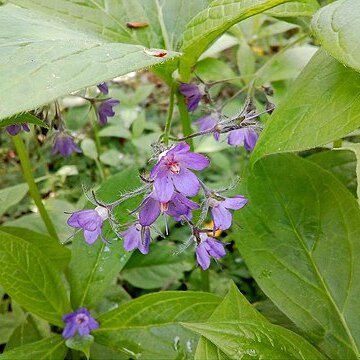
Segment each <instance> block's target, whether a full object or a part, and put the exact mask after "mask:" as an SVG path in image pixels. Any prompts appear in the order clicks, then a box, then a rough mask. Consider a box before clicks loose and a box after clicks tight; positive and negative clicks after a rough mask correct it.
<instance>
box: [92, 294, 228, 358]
mask: <svg viewBox="0 0 360 360" xmlns="http://www.w3.org/2000/svg"><path fill="white" fill-rule="evenodd" d="M220 300H221V298H219V297H217V296H215V295H212V294H208V293H201V292H191V291H187V292H181V291H166V292H160V293H155V294H150V295H146V296H142V297H140V298H138V299H136V300H133V301H130V302H128V303H126V304H124V305H122V306H121V307H120V308H119V309H116V310H113V311H110V312H108V313H107V314H104V315H102V316H100V317H99V318H98V321H99V323H100V328H99V329H98V330H96V331H94V332H93V335H94V336H95V341H96V342H97V343H99V344H102V345H106V346H108V347H110V348H112V349H114V350H117V351H119V352H122V353H125V354H127V355H128V356H130V357H131V358H137V357H140V356H141V358H144V359H149V360H150V359H154V360H155V359H156V360H157V359H169V360H170V359H183V358H192V357H193V352H194V351H195V348H196V343H197V339H198V337H197V336H196V335H194V334H192V333H191V332H190V331H189V330H186V329H184V328H183V327H182V326H181V325H180V324H179V322H181V321H199V322H201V321H206V320H207V319H208V318H209V316H210V315H211V313H212V312H213V311H214V310H215V308H216V307H217V306H218V304H219V303H220Z"/></svg>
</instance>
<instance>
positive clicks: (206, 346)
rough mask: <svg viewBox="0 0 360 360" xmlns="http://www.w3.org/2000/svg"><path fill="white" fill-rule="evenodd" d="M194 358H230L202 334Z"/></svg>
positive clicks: (225, 359)
mask: <svg viewBox="0 0 360 360" xmlns="http://www.w3.org/2000/svg"><path fill="white" fill-rule="evenodd" d="M194 359H195V360H204V359H209V360H210V359H211V360H231V359H230V358H229V357H228V356H226V355H225V354H224V353H223V352H222V351H221V350H220V349H219V348H218V347H217V346H216V345H214V344H213V343H212V342H211V341H209V340H207V339H206V338H205V337H203V336H202V337H201V338H200V340H199V343H198V346H197V348H196V352H195V358H194Z"/></svg>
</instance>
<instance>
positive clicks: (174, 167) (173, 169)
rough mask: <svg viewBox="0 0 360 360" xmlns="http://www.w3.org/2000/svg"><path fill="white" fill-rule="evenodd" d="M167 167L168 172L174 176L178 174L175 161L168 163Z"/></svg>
mask: <svg viewBox="0 0 360 360" xmlns="http://www.w3.org/2000/svg"><path fill="white" fill-rule="evenodd" d="M168 167H169V169H170V171H171V172H172V173H174V174H178V173H179V172H180V165H179V163H177V162H176V161H170V162H168Z"/></svg>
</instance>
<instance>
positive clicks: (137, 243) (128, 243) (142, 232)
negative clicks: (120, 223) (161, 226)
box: [119, 222, 151, 255]
mask: <svg viewBox="0 0 360 360" xmlns="http://www.w3.org/2000/svg"><path fill="white" fill-rule="evenodd" d="M119 235H120V236H121V237H122V238H124V249H125V250H126V251H132V250H134V249H136V248H137V249H139V251H140V252H141V253H142V254H144V255H146V254H147V253H148V252H149V246H150V239H151V237H150V228H149V227H147V226H141V225H140V224H139V223H138V222H136V223H134V224H133V225H131V226H129V227H128V228H127V229H126V230H125V231H123V232H121V233H119Z"/></svg>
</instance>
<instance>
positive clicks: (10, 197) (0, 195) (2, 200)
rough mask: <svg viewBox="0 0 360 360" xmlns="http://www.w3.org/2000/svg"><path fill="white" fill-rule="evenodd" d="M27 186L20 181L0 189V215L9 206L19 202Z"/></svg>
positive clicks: (27, 188) (25, 192) (26, 190)
mask: <svg viewBox="0 0 360 360" xmlns="http://www.w3.org/2000/svg"><path fill="white" fill-rule="evenodd" d="M28 190H29V187H28V185H27V184H26V183H21V184H17V185H13V186H9V187H7V188H4V189H1V190H0V216H1V215H3V214H4V213H5V212H6V210H7V209H9V208H10V207H11V206H13V205H16V204H17V203H19V202H20V201H21V200H22V199H23V197H24V196H25V195H26V194H27V192H28Z"/></svg>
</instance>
